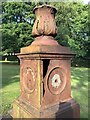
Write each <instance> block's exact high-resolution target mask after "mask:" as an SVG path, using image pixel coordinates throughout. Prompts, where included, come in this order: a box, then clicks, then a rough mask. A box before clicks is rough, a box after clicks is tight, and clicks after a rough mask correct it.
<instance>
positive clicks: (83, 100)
mask: <svg viewBox="0 0 90 120" xmlns="http://www.w3.org/2000/svg"><path fill="white" fill-rule="evenodd" d="M71 75H72V77H71V78H72V81H71V82H72V96H73V98H74V99H75V100H76V101H77V102H78V103H79V104H80V113H81V118H88V68H75V67H74V68H72V70H71Z"/></svg>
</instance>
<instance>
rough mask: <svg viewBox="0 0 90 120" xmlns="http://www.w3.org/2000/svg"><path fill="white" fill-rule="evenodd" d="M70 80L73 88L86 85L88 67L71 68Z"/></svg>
mask: <svg viewBox="0 0 90 120" xmlns="http://www.w3.org/2000/svg"><path fill="white" fill-rule="evenodd" d="M71 74H72V77H71V78H72V80H73V81H72V82H73V86H72V88H73V89H80V88H81V87H87V82H88V69H87V68H72V70H71Z"/></svg>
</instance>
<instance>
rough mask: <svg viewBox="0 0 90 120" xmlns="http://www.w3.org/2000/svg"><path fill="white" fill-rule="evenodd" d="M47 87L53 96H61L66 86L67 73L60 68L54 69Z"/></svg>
mask: <svg viewBox="0 0 90 120" xmlns="http://www.w3.org/2000/svg"><path fill="white" fill-rule="evenodd" d="M47 85H48V89H49V91H50V92H51V93H52V94H55V95H57V94H60V93H61V92H62V91H63V90H64V88H65V86H66V77H65V71H64V70H63V69H62V68H60V67H56V68H54V69H52V70H51V72H50V73H49V76H48V81H47Z"/></svg>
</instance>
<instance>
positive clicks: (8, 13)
mask: <svg viewBox="0 0 90 120" xmlns="http://www.w3.org/2000/svg"><path fill="white" fill-rule="evenodd" d="M45 2H46V1H45V0H43V1H42V2H38V0H37V2H36V3H34V0H33V2H3V3H2V13H3V14H2V28H1V29H0V31H1V32H2V51H7V53H13V52H14V53H15V52H19V50H20V48H21V47H24V46H27V45H30V44H31V42H32V41H33V37H32V34H31V33H32V26H33V24H34V20H35V15H34V14H33V8H34V7H35V5H41V4H44V3H45ZM48 4H51V5H53V6H55V7H56V8H57V10H58V13H57V14H56V23H57V27H58V34H57V36H56V39H57V41H58V42H59V43H60V44H61V45H64V46H68V47H70V48H71V50H72V51H74V52H75V53H76V57H84V56H89V54H90V52H89V45H90V42H89V40H88V36H89V27H88V26H89V25H90V22H89V20H88V9H89V5H83V4H82V2H71V1H70V2H59V3H57V2H55V3H54V2H53V3H51V2H50V3H48ZM0 54H3V53H0Z"/></svg>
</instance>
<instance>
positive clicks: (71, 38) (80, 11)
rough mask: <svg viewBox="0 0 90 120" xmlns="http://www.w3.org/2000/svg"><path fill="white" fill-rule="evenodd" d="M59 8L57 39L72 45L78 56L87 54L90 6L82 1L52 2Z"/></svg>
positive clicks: (66, 44) (61, 42) (64, 43)
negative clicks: (89, 10)
mask: <svg viewBox="0 0 90 120" xmlns="http://www.w3.org/2000/svg"><path fill="white" fill-rule="evenodd" d="M52 5H54V6H56V8H57V9H58V13H57V16H56V21H57V26H58V34H57V36H56V39H57V40H58V42H59V43H60V44H62V45H65V46H68V47H70V48H71V49H72V50H73V51H74V52H75V53H76V56H77V57H80V56H82V57H83V56H86V55H87V53H88V51H89V44H90V42H89V40H88V36H89V29H88V24H89V21H88V7H89V5H83V4H82V3H81V2H59V3H58V4H57V3H52Z"/></svg>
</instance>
